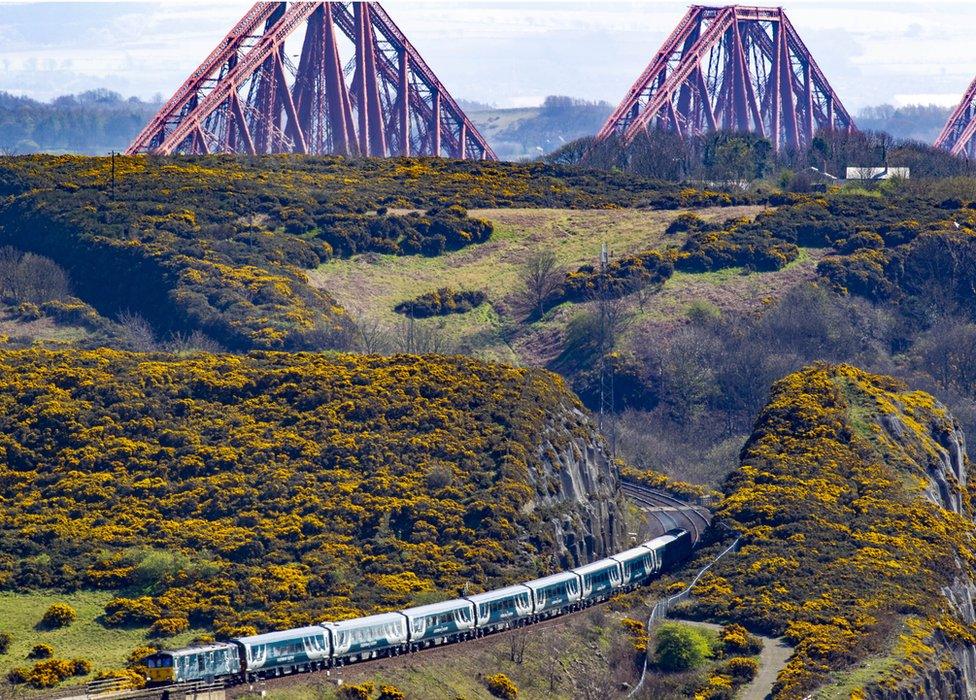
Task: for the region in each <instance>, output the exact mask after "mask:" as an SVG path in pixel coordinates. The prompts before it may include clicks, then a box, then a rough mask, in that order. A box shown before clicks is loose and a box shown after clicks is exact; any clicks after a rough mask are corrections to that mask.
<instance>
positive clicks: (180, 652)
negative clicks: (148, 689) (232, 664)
mask: <svg viewBox="0 0 976 700" xmlns="http://www.w3.org/2000/svg"><path fill="white" fill-rule="evenodd" d="M227 647H230V648H232V649H236V648H237V647H235V646H234V645H233V644H223V643H220V644H201V645H200V646H198V647H188V648H186V649H175V650H172V651H171V650H167V649H162V650H160V651H159V652H158V653H160V654H169V655H170V656H187V655H189V654H199V653H200V652H202V651H218V650H222V649H226V648H227Z"/></svg>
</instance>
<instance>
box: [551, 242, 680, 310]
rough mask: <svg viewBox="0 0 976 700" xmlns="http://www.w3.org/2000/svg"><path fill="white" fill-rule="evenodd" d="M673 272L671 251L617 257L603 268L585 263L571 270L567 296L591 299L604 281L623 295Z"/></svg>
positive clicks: (609, 289) (565, 286)
mask: <svg viewBox="0 0 976 700" xmlns="http://www.w3.org/2000/svg"><path fill="white" fill-rule="evenodd" d="M672 274H674V260H673V255H672V254H671V253H661V252H660V251H657V250H647V251H644V252H642V253H637V254H635V255H631V256H628V257H626V258H620V259H618V260H613V261H612V262H611V263H610V264H609V265H607V267H606V270H605V271H602V272H601V270H599V269H598V268H596V267H594V266H593V265H583V266H582V267H580V268H579V269H578V270H576V272H570V273H569V274H568V275H566V281H565V283H564V284H563V299H564V300H565V301H574V302H583V301H590V300H592V299H594V298H596V297H597V296H598V295H599V294H600V293H601V285H603V288H604V289H605V291H606V293H607V294H608V295H609V296H610V297H612V298H619V297H623V296H626V295H628V294H632V293H634V292H636V291H639V290H641V289H644V288H645V287H655V286H659V285H662V284H664V283H665V282H666V281H667V280H668V279H670V278H671V275H672Z"/></svg>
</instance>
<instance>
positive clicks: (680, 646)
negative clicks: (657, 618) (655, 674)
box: [654, 622, 712, 671]
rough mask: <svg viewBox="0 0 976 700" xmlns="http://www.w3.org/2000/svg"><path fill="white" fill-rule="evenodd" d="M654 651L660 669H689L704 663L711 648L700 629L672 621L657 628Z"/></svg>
mask: <svg viewBox="0 0 976 700" xmlns="http://www.w3.org/2000/svg"><path fill="white" fill-rule="evenodd" d="M654 653H655V658H656V660H657V665H658V666H659V667H660V668H661V669H662V670H664V671H690V670H692V669H695V668H699V667H700V666H701V665H702V664H704V663H705V660H706V659H708V658H709V656H710V655H711V653H712V650H711V644H709V642H708V637H706V636H705V634H704V633H703V632H701V630H698V629H695V628H694V627H691V626H689V625H681V624H677V623H673V622H672V623H666V624H663V625H661V627H660V628H658V631H657V635H656V638H655V645H654Z"/></svg>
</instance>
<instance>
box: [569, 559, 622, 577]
mask: <svg viewBox="0 0 976 700" xmlns="http://www.w3.org/2000/svg"><path fill="white" fill-rule="evenodd" d="M616 565H617V562H615V561H614V560H613V559H601V560H600V561H595V562H592V563H590V564H584V565H583V566H577V567H576V568H575V569H573V571H575V572H576V573H578V574H579V575H580V576H583V575H585V574H592V573H593V572H594V571H600V570H602V569H605V568H607V567H608V566H616Z"/></svg>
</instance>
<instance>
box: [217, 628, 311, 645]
mask: <svg viewBox="0 0 976 700" xmlns="http://www.w3.org/2000/svg"><path fill="white" fill-rule="evenodd" d="M313 635H317V636H320V637H321V636H323V635H325V630H324V629H322V628H321V627H319V626H318V625H312V626H309V627H296V628H295V629H290V630H281V631H280V632H268V633H267V634H255V635H251V636H250V637H236V638H235V639H234V641H235V642H241V643H242V644H251V645H253V644H270V643H272V642H281V641H283V640H285V639H295V638H297V637H311V636H313Z"/></svg>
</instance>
